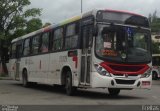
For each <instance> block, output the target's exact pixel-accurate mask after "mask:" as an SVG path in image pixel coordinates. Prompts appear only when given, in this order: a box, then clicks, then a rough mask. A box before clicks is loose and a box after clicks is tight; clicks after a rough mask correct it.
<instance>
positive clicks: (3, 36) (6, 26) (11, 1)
mask: <svg viewBox="0 0 160 111" xmlns="http://www.w3.org/2000/svg"><path fill="white" fill-rule="evenodd" d="M30 4H31V2H30V1H29V0H0V58H1V60H2V61H1V62H2V65H3V69H4V71H5V72H7V67H6V64H5V61H4V60H5V57H6V55H7V54H6V53H4V52H5V51H6V49H7V47H5V46H8V45H6V43H8V42H7V41H9V40H11V39H12V37H13V35H19V34H20V35H23V34H25V31H24V29H25V28H26V26H27V21H28V20H29V18H31V17H37V16H40V14H41V9H39V8H31V9H27V8H26V7H27V6H29V5H30ZM22 30H23V31H22ZM21 31H22V32H21ZM2 52H3V53H2Z"/></svg>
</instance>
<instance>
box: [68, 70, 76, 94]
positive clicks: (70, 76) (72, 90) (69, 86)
mask: <svg viewBox="0 0 160 111" xmlns="http://www.w3.org/2000/svg"><path fill="white" fill-rule="evenodd" d="M65 88H66V93H67V95H69V96H72V95H73V94H74V93H75V90H76V88H75V87H73V86H72V74H71V72H70V71H68V72H67V75H66V84H65Z"/></svg>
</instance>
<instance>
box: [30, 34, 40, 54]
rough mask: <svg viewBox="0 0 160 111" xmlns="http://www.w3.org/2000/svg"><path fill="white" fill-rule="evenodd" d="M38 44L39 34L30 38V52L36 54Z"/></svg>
mask: <svg viewBox="0 0 160 111" xmlns="http://www.w3.org/2000/svg"><path fill="white" fill-rule="evenodd" d="M39 45H40V36H39V35H37V36H35V37H33V39H32V54H38V52H39Z"/></svg>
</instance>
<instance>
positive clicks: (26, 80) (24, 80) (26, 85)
mask: <svg viewBox="0 0 160 111" xmlns="http://www.w3.org/2000/svg"><path fill="white" fill-rule="evenodd" d="M22 84H23V86H24V87H28V86H29V82H28V76H27V70H24V71H23V74H22Z"/></svg>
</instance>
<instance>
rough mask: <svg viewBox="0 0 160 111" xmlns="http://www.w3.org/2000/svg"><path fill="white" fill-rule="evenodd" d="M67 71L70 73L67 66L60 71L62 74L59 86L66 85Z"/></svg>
mask: <svg viewBox="0 0 160 111" xmlns="http://www.w3.org/2000/svg"><path fill="white" fill-rule="evenodd" d="M67 71H71V69H70V67H69V66H64V67H63V69H62V73H61V84H62V85H65V84H66V73H67Z"/></svg>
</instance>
